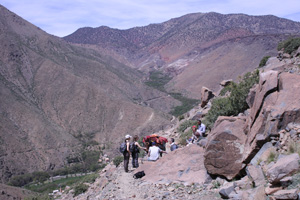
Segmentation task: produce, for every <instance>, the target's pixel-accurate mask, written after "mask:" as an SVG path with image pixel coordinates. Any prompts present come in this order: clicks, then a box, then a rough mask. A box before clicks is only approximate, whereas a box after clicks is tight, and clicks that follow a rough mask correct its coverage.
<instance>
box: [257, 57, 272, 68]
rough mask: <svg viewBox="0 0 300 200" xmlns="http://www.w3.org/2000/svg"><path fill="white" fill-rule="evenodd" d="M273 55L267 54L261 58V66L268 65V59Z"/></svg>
mask: <svg viewBox="0 0 300 200" xmlns="http://www.w3.org/2000/svg"><path fill="white" fill-rule="evenodd" d="M270 57H271V56H265V57H263V58H262V59H261V61H260V63H259V67H263V66H265V65H266V63H267V61H268V59H269V58H270Z"/></svg>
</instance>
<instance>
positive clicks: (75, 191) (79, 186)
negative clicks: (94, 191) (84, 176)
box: [74, 183, 89, 197]
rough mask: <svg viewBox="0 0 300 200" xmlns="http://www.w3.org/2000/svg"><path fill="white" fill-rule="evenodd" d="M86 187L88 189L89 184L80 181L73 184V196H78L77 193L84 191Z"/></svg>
mask: <svg viewBox="0 0 300 200" xmlns="http://www.w3.org/2000/svg"><path fill="white" fill-rule="evenodd" d="M88 189H89V186H88V185H86V184H84V183H81V184H79V185H77V186H75V188H74V197H75V196H78V195H79V194H82V193H85V192H86V191H87V190H88Z"/></svg>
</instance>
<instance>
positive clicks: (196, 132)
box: [191, 126, 200, 143]
mask: <svg viewBox="0 0 300 200" xmlns="http://www.w3.org/2000/svg"><path fill="white" fill-rule="evenodd" d="M192 132H193V135H192V137H191V139H192V143H194V142H195V141H198V139H199V138H200V133H199V132H198V131H197V126H192Z"/></svg>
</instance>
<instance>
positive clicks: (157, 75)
mask: <svg viewBox="0 0 300 200" xmlns="http://www.w3.org/2000/svg"><path fill="white" fill-rule="evenodd" d="M171 79H172V78H171V77H169V76H166V75H164V74H163V73H161V72H159V71H154V72H150V76H149V81H146V82H145V84H146V85H148V86H150V87H153V88H155V89H158V90H160V91H162V92H166V90H165V88H164V86H165V85H166V84H167V83H168V82H169V81H170V80H171Z"/></svg>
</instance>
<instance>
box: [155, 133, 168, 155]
mask: <svg viewBox="0 0 300 200" xmlns="http://www.w3.org/2000/svg"><path fill="white" fill-rule="evenodd" d="M156 143H158V147H159V148H160V149H161V150H163V151H166V143H168V139H167V138H165V137H162V136H157V140H156ZM160 157H162V152H161V153H160Z"/></svg>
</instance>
